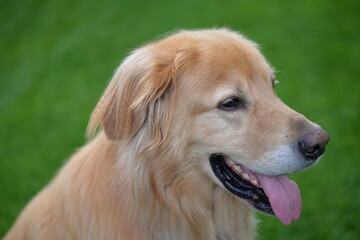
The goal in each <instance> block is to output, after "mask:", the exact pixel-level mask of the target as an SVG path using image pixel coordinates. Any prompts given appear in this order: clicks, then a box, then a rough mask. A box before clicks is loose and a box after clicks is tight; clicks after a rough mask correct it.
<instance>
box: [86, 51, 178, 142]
mask: <svg viewBox="0 0 360 240" xmlns="http://www.w3.org/2000/svg"><path fill="white" fill-rule="evenodd" d="M174 63H175V56H171V55H170V56H169V55H165V56H164V54H161V52H155V51H154V50H153V49H151V48H146V47H144V48H140V49H138V50H136V51H135V52H133V53H132V54H131V55H130V56H129V57H127V58H126V59H125V61H124V62H123V63H122V64H121V65H120V67H119V68H118V69H117V71H116V72H115V74H114V76H113V79H112V80H111V82H110V84H109V86H108V87H107V89H106V90H105V92H104V94H103V96H102V97H101V99H100V101H99V103H98V104H97V106H96V108H95V110H94V111H93V113H92V116H91V119H90V122H89V125H88V131H87V133H88V136H91V135H92V134H94V132H95V131H96V129H97V127H98V126H99V125H100V124H102V127H103V129H104V131H105V134H106V136H107V137H108V138H109V139H110V140H114V141H119V140H124V139H128V138H131V137H133V136H134V135H135V134H136V133H137V132H138V131H139V129H140V128H141V127H142V126H143V125H144V123H145V121H153V120H152V119H148V118H149V116H150V114H151V116H150V117H153V115H154V114H153V113H151V112H150V111H152V112H154V111H157V110H156V109H155V103H156V102H159V99H161V98H164V94H165V92H166V91H167V90H168V89H169V88H170V86H171V84H172V81H173V80H174V78H175V64H174Z"/></svg>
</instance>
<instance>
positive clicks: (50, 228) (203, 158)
mask: <svg viewBox="0 0 360 240" xmlns="http://www.w3.org/2000/svg"><path fill="white" fill-rule="evenodd" d="M275 82H276V80H275V78H274V71H273V70H272V68H271V67H270V66H269V64H268V63H267V61H266V60H265V59H264V57H263V56H262V55H261V54H260V52H259V50H258V47H257V45H256V44H254V43H253V42H251V41H250V40H247V39H246V38H245V37H243V36H242V35H239V34H238V33H235V32H232V31H230V30H227V29H212V30H199V31H181V32H178V33H176V34H174V35H172V36H169V37H167V38H165V39H163V40H160V41H157V42H155V43H151V44H148V45H145V46H143V47H141V48H139V49H137V50H135V51H134V52H132V54H131V55H130V56H128V57H127V58H126V59H125V60H124V62H123V63H122V64H121V65H120V67H119V68H118V69H117V71H116V73H115V75H114V77H113V79H112V81H111V82H110V84H109V86H108V87H107V89H106V90H105V92H104V95H103V96H102V98H101V100H100V101H99V103H98V104H97V106H96V108H95V110H94V112H93V114H92V116H91V120H90V123H89V133H90V135H94V133H95V131H96V129H97V128H98V126H99V125H101V126H102V129H103V131H101V132H100V133H98V134H97V136H96V137H95V138H94V139H93V140H92V141H91V142H89V143H88V144H87V145H86V146H85V147H83V148H82V149H81V150H80V151H79V152H77V153H76V154H75V155H74V156H73V157H72V158H71V159H70V160H69V161H68V163H67V164H66V165H65V166H64V167H63V168H62V169H61V171H60V172H59V173H58V175H57V176H56V178H55V179H54V180H53V181H52V182H51V183H50V184H49V185H48V186H47V187H46V188H45V189H43V190H42V191H41V192H40V193H39V194H38V195H37V196H36V197H35V198H34V199H33V200H32V201H31V202H30V203H29V204H28V206H27V207H26V208H25V210H24V211H23V212H22V213H21V214H20V216H19V218H18V219H17V221H16V223H15V224H14V226H13V227H12V229H11V230H10V232H9V233H8V235H7V236H6V237H5V239H6V240H9V239H46V240H49V239H53V240H56V239H61V240H63V239H123V240H131V239H145V240H146V239H157V240H159V239H166V240H169V239H182V240H184V239H186V240H188V239H206V240H215V239H252V238H253V233H254V223H255V221H254V218H253V209H257V210H259V211H261V212H264V213H267V214H270V215H276V217H278V218H279V220H280V221H281V222H283V223H284V224H290V223H291V222H292V221H295V220H296V219H297V218H298V217H299V215H300V211H301V196H300V191H299V189H298V187H297V185H296V183H295V182H293V181H290V180H289V179H288V178H287V177H286V176H285V175H286V174H291V173H294V172H297V171H300V170H302V169H304V168H306V167H309V166H311V165H313V164H314V163H316V161H317V160H318V159H319V157H320V156H321V155H322V153H323V152H324V150H325V145H326V143H327V142H328V139H329V136H328V135H327V133H326V132H325V131H324V130H322V129H321V128H320V127H319V126H318V125H316V124H315V123H312V122H310V121H309V120H307V119H306V118H305V117H304V116H303V115H301V114H299V113H297V112H295V111H293V110H292V109H290V108H289V107H287V106H286V105H285V104H284V103H283V102H281V100H279V98H278V97H277V96H276V93H275V91H274V89H273V86H274V84H275Z"/></svg>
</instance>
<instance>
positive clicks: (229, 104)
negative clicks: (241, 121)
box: [218, 97, 243, 111]
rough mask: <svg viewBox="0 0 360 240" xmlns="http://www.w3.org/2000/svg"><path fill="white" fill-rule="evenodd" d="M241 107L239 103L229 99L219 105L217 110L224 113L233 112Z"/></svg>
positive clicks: (234, 98)
mask: <svg viewBox="0 0 360 240" xmlns="http://www.w3.org/2000/svg"><path fill="white" fill-rule="evenodd" d="M241 107H243V104H242V103H241V101H240V100H239V99H238V98H236V97H233V98H229V99H226V100H225V101H223V102H222V103H220V104H219V106H218V108H219V109H221V110H225V111H233V110H237V109H239V108H241Z"/></svg>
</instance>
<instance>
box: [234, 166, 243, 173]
mask: <svg viewBox="0 0 360 240" xmlns="http://www.w3.org/2000/svg"><path fill="white" fill-rule="evenodd" d="M234 168H235V170H236V171H238V172H241V171H242V169H241V167H240V166H239V165H235V167H234Z"/></svg>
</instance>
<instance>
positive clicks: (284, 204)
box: [256, 174, 301, 225]
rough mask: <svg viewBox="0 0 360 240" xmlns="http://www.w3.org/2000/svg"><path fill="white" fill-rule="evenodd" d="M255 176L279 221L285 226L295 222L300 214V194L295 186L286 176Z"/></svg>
mask: <svg viewBox="0 0 360 240" xmlns="http://www.w3.org/2000/svg"><path fill="white" fill-rule="evenodd" d="M256 175H257V177H258V179H259V181H260V183H261V186H262V188H263V189H264V192H265V194H266V196H267V197H268V198H269V200H270V204H271V207H272V209H273V211H274V213H275V215H276V216H277V217H278V218H279V219H280V221H281V222H282V223H283V224H285V225H289V224H290V223H291V222H293V221H296V220H297V219H298V218H299V217H300V213H301V194H300V190H299V187H298V186H297V184H296V183H295V182H294V181H291V180H289V179H288V178H287V177H286V176H266V175H262V174H256Z"/></svg>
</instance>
